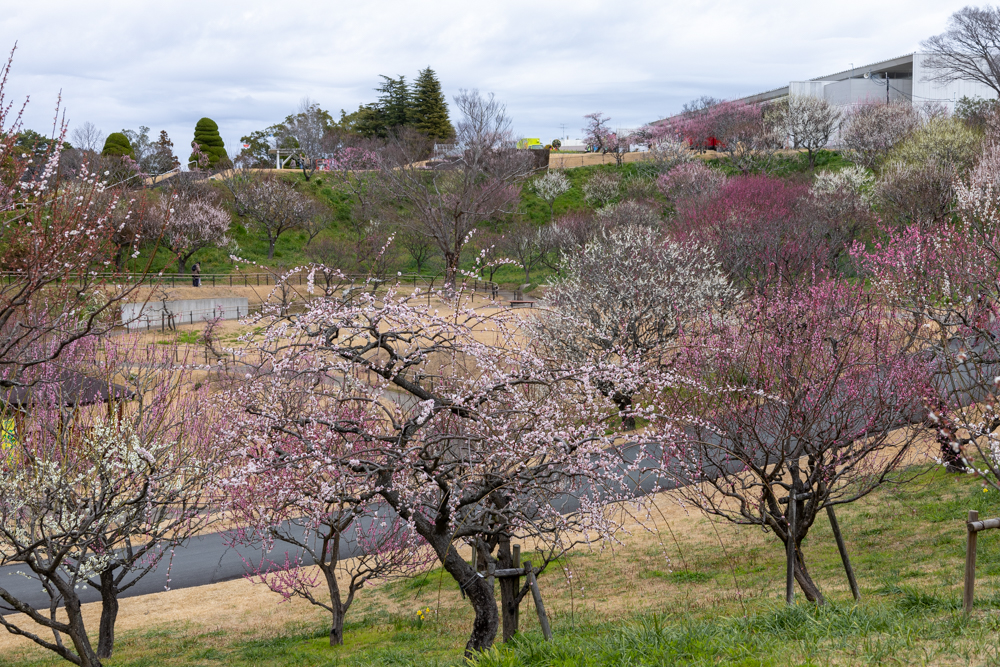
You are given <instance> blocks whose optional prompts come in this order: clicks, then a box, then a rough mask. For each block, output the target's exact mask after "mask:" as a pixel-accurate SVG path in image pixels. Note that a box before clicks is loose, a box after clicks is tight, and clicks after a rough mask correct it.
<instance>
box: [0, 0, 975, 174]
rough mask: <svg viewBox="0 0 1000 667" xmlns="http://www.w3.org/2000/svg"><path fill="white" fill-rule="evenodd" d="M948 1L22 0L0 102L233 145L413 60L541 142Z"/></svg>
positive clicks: (12, 13) (883, 34)
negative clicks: (489, 95)
mask: <svg viewBox="0 0 1000 667" xmlns="http://www.w3.org/2000/svg"><path fill="white" fill-rule="evenodd" d="M7 4H9V5H13V2H11V1H10V0H8V3H7ZM964 4H965V2H964V1H963V2H952V1H947V2H933V3H932V2H930V1H928V0H917V1H912V2H903V1H901V0H892V1H890V2H881V3H877V4H876V3H871V2H862V1H860V0H843V1H842V2H839V3H837V4H836V6H832V5H830V4H828V3H822V4H821V3H803V2H792V1H790V0H781V1H780V2H769V3H761V2H736V1H722V0H717V1H714V2H713V1H706V0H689V1H685V2H679V1H671V2H655V1H642V0H638V1H619V2H594V1H582V2H581V1H569V0H559V1H555V2H538V1H537V0H535V1H534V2H527V1H524V0H515V1H512V2H496V1H488V2H477V3H470V2H457V1H453V0H449V1H445V2H412V1H409V2H407V1H397V0H374V1H371V2H356V1H355V2H343V1H340V2H329V3H315V2H314V3H292V2H283V3H276V2H259V1H255V0H243V1H241V2H185V1H177V0H170V1H169V2H159V3H148V2H144V3H139V2H128V3H125V2H112V1H108V2H102V3H96V2H73V3H70V2H33V3H17V5H16V6H9V7H5V8H4V11H3V12H2V15H0V35H3V36H4V37H5V38H7V39H9V40H10V42H9V43H3V42H0V48H2V49H7V48H10V46H12V44H13V41H14V40H16V41H17V42H18V51H17V54H16V56H15V61H14V68H13V72H12V76H11V80H10V82H9V83H8V90H7V92H8V100H11V99H13V100H20V99H21V98H23V97H24V96H25V95H27V94H29V93H30V94H31V104H30V106H29V109H28V112H27V113H26V116H25V120H26V125H28V126H29V127H32V128H35V129H38V130H39V131H42V130H45V129H47V128H49V127H51V123H52V109H53V107H54V104H55V100H56V97H57V95H58V92H59V90H60V89H61V90H62V93H63V103H64V108H65V109H66V112H67V118H69V119H70V123H71V126H72V125H76V124H79V123H82V122H83V121H87V120H89V121H91V122H93V123H95V124H96V125H98V126H99V127H100V128H101V129H102V130H104V131H105V132H112V131H116V130H119V129H122V128H137V127H138V126H139V125H148V126H149V127H150V128H152V130H153V133H154V134H155V133H158V132H159V130H161V129H166V130H167V131H168V132H169V133H170V136H171V138H172V139H173V140H174V143H175V146H176V147H177V150H178V154H181V153H183V152H184V151H185V150H186V146H187V144H188V142H189V141H190V139H191V135H192V132H193V128H194V124H195V122H196V121H197V120H198V119H199V118H201V117H202V116H209V117H211V118H213V119H214V120H216V121H217V122H218V123H219V126H220V128H221V130H222V133H223V138H224V139H225V141H226V145H227V147H228V148H230V149H234V148H235V147H236V146H237V144H238V140H239V137H240V136H241V135H243V134H246V133H248V132H250V131H251V130H254V129H259V128H263V127H265V126H267V125H270V124H271V123H273V122H275V121H278V120H281V119H282V118H283V117H284V116H285V115H287V114H288V113H290V112H291V111H293V110H294V108H295V107H296V105H297V104H298V102H299V100H300V99H301V98H302V97H305V96H308V97H310V98H312V99H314V100H317V101H319V102H320V103H321V105H322V106H323V107H324V108H327V109H330V110H331V111H333V112H334V113H337V112H339V110H340V109H341V108H344V109H347V110H348V111H350V110H353V109H355V108H357V106H358V105H359V104H361V103H363V102H369V101H372V100H373V99H374V96H375V93H374V92H373V90H372V89H373V88H374V87H375V86H376V85H377V84H378V82H379V79H378V75H379V74H386V75H390V76H397V75H400V74H403V75H406V76H407V77H408V78H410V79H412V78H413V77H414V76H415V75H416V73H417V71H418V70H419V69H422V68H423V67H426V66H428V65H430V66H431V67H433V68H434V69H435V70H436V71H437V73H438V76H439V78H440V79H441V82H442V84H443V86H444V89H445V92H446V93H447V94H448V95H449V97H450V96H451V95H453V94H455V93H456V92H457V91H458V89H459V88H479V89H480V90H483V91H492V92H494V93H496V94H497V96H498V97H499V98H500V99H502V100H504V101H506V103H507V105H508V109H509V112H510V114H511V116H512V117H513V118H514V121H515V124H516V127H517V129H518V131H519V132H520V133H522V134H524V135H526V136H537V137H541V138H544V139H546V140H547V139H550V138H552V137H555V136H557V135H558V134H559V133H560V131H561V130H560V124H563V123H565V125H566V131H567V133H568V134H570V135H573V136H576V135H578V134H579V131H578V128H580V127H581V126H582V124H583V119H582V116H583V115H584V114H586V113H590V112H592V111H596V110H600V111H603V112H604V113H607V114H609V115H610V116H611V117H612V119H613V122H614V123H615V124H620V125H623V126H635V125H639V124H641V123H644V122H647V121H650V120H653V119H656V118H658V117H661V116H663V115H665V114H668V113H673V112H675V111H677V110H679V109H680V106H681V105H682V104H683V103H684V102H685V101H687V100H689V99H692V98H694V97H697V96H699V95H703V94H707V95H713V96H716V97H732V96H736V95H742V94H750V93H754V92H759V91H762V90H767V89H770V88H774V87H777V86H781V85H785V84H786V83H787V82H788V81H789V80H792V79H803V78H809V77H813V76H819V75H821V74H826V73H830V72H833V71H837V70H842V69H846V68H847V67H848V66H849V65H850V63H852V62H853V63H854V64H855V65H861V64H864V63H868V62H873V61H877V60H883V59H886V58H891V57H894V56H897V55H901V54H903V53H908V52H911V51H914V50H915V49H916V48H917V47H918V44H919V42H920V40H922V39H924V38H926V37H928V36H930V35H932V34H936V33H938V32H941V31H942V30H943V29H944V27H945V21H946V20H947V17H948V16H949V15H950V14H951V12H953V11H955V10H956V9H959V8H960V7H962V6H963V5H964ZM181 157H184V155H181Z"/></svg>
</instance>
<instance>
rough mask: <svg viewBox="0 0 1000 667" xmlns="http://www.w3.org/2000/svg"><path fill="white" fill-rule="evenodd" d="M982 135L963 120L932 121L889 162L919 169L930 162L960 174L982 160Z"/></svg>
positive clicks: (893, 152)
mask: <svg viewBox="0 0 1000 667" xmlns="http://www.w3.org/2000/svg"><path fill="white" fill-rule="evenodd" d="M981 143H982V135H981V134H980V133H979V132H976V131H974V130H972V129H970V128H969V127H968V125H966V124H965V123H963V122H962V121H961V120H960V119H958V118H956V117H954V116H950V117H947V118H944V117H936V118H932V119H930V120H929V121H927V122H926V123H924V125H923V126H921V127H920V128H919V129H917V130H916V131H915V132H913V133H912V134H911V135H910V136H909V137H908V138H907V139H906V140H905V141H904V142H903V143H902V144H900V145H899V146H897V147H896V148H895V149H894V150H893V151H892V153H890V155H889V159H890V160H898V161H899V162H902V163H903V164H905V165H908V166H912V167H919V166H922V165H924V164H927V163H928V162H936V163H937V164H939V165H942V166H944V165H948V166H952V167H954V168H955V169H956V170H958V171H962V170H964V169H966V168H968V167H970V166H971V165H972V164H973V162H975V160H976V159H977V158H978V157H979V151H978V149H979V145H980V144H981Z"/></svg>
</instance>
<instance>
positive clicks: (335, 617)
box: [330, 601, 346, 646]
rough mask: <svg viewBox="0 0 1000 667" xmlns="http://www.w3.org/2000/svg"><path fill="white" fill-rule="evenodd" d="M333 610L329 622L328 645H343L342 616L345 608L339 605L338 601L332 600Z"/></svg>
mask: <svg viewBox="0 0 1000 667" xmlns="http://www.w3.org/2000/svg"><path fill="white" fill-rule="evenodd" d="M330 606H331V607H332V608H333V612H332V614H331V616H332V619H331V623H330V646H343V645H344V616H345V615H346V614H345V613H344V612H345V610H344V609H343V608H342V607H341V605H340V603H339V602H336V601H334V602H333V604H332V605H330Z"/></svg>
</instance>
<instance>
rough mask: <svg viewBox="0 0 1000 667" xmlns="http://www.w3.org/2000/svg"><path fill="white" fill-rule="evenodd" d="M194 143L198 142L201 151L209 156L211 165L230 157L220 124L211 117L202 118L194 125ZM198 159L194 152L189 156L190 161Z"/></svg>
mask: <svg viewBox="0 0 1000 667" xmlns="http://www.w3.org/2000/svg"><path fill="white" fill-rule="evenodd" d="M192 143H193V144H198V148H199V149H200V150H201V152H202V153H204V154H205V155H207V156H208V165H209V166H210V167H214V166H216V165H218V163H219V161H220V160H228V159H229V156H228V155H227V154H226V144H225V143H224V142H223V141H222V135H220V134H219V126H218V124H216V122H215V121H214V120H212V119H211V118H202V119H201V120H199V121H198V123H197V124H196V125H195V126H194V141H193V142H192ZM196 160H197V157H196V156H195V155H194V153H192V154H191V157H190V158H188V163H191V162H195V161H196Z"/></svg>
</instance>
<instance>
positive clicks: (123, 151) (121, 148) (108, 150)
mask: <svg viewBox="0 0 1000 667" xmlns="http://www.w3.org/2000/svg"><path fill="white" fill-rule="evenodd" d="M101 155H118V156H122V155H128V156H129V157H130V158H132V159H133V160H134V159H135V151H134V150H132V144H131V143H129V140H128V137H126V136H125V134H124V133H123V132H112V133H111V134H109V135H108V138H107V139H105V141H104V148H103V149H102V150H101Z"/></svg>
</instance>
